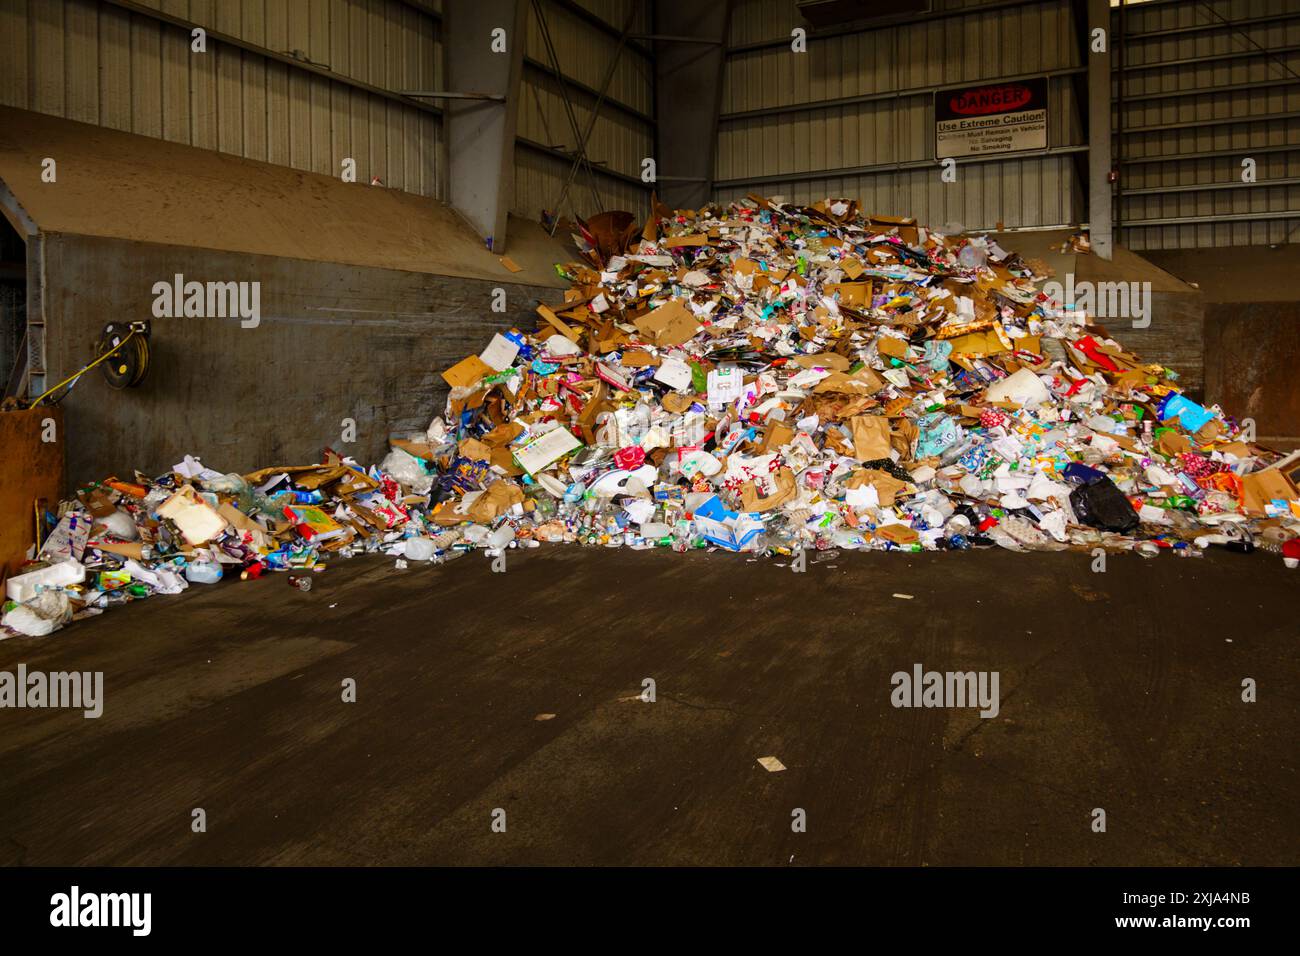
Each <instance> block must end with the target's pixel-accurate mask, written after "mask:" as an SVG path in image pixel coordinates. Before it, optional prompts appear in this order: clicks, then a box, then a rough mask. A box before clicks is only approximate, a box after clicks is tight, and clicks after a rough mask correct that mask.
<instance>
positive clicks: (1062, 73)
mask: <svg viewBox="0 0 1300 956" xmlns="http://www.w3.org/2000/svg"><path fill="white" fill-rule="evenodd" d="M1087 71H1088V68H1087V67H1084V66H1072V67H1065V68H1064V69H1059V70H1039V71H1037V72H1034V73H1017V74H1015V75H1014V76H995V77H988V78H987V79H973V80H967V81H963V82H961V83H944V84H942V85H940V86H910V87H906V88H904V89H901V90H888V91H886V92H882V93H862V94H860V95H858V96H841V97H837V98H836V99H833V100H809V101H805V102H802V103H788V104H785V105H782V106H763V107H760V108H758V109H753V110H739V111H737V112H734V113H723V114H722V115H720V116H719V117H718V122H719V123H736V122H741V121H743V120H747V119H756V118H758V117H761V116H778V115H780V114H783V113H800V112H803V111H805V110H820V109H834V108H836V107H840V106H855V105H857V104H859V103H874V102H879V101H882V100H893V99H902V98H904V97H910V96H929V95H930V94H931V93H943V92H946V91H947V90H960V89H965V88H966V87H968V86H974V85H976V84H978V83H1016V82H1019V81H1022V80H1032V79H1037V78H1038V77H1040V76H1046V77H1047V78H1048V79H1057V78H1059V77H1066V76H1076V75H1078V76H1081V75H1083V74H1084V73H1086V72H1087Z"/></svg>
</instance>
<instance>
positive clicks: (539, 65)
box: [524, 56, 655, 126]
mask: <svg viewBox="0 0 1300 956" xmlns="http://www.w3.org/2000/svg"><path fill="white" fill-rule="evenodd" d="M524 66H525V67H526V68H527V69H530V70H535V71H536V72H538V73H542V74H545V75H546V76H548V77H550V78H551V79H553V80H558V79H560V76H559V74H558V73H556V71H555V70H553V69H551V67H550V66H549V65H548V64H546V63H543V62H542V61H541V60H534V59H533V58H532V57H531V56H525V57H524ZM563 79H564V83H565V85H566V86H569V87H571V88H573V89H575V90H578V91H579V92H581V93H584V94H586V95H587V96H589V97H591V98H592V99H593V100H594V99H597V98H599V96H600V92H599V91H598V90H596V89H593V88H592V87H590V86H588V85H587V84H586V83H583V82H581V81H579V80H575V79H574V78H573V77H571V76H567V75H566V76H564V77H563ZM605 105H606V106H610V107H612V108H613V109H616V110H618V111H619V112H620V113H623V114H624V115H626V116H630V117H632V119H634V120H636V121H638V122H640V123H645V124H646V125H647V126H654V125H655V118H654V117H653V116H651V115H650V114H649V113H643V112H641V111H640V110H639V109H637V108H636V107H635V106H629V105H628V104H627V103H624V102H622V101H621V100H616V99H614V98H613V97H611V96H606V97H605Z"/></svg>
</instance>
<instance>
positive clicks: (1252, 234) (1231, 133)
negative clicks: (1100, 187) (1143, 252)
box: [1112, 0, 1300, 250]
mask: <svg viewBox="0 0 1300 956" xmlns="http://www.w3.org/2000/svg"><path fill="white" fill-rule="evenodd" d="M1225 21H1227V22H1225ZM1112 29H1113V32H1114V33H1115V34H1116V35H1118V34H1119V30H1120V20H1119V13H1118V11H1116V12H1114V13H1113V14H1112ZM1123 36H1124V39H1123V50H1124V53H1123V60H1124V66H1123V78H1124V85H1123V93H1122V96H1123V103H1122V106H1121V105H1118V102H1119V97H1120V89H1119V77H1118V74H1117V75H1116V79H1115V96H1116V103H1117V106H1116V111H1115V112H1116V117H1117V118H1118V117H1122V119H1123V123H1122V132H1121V133H1117V137H1119V138H1118V139H1117V141H1118V142H1120V143H1121V148H1122V159H1121V165H1122V181H1121V185H1120V188H1121V190H1122V193H1121V196H1120V198H1119V202H1118V203H1117V209H1116V211H1117V220H1116V221H1117V222H1118V223H1121V225H1122V239H1121V241H1122V242H1123V243H1124V244H1125V245H1127V246H1129V247H1130V248H1133V249H1139V250H1140V249H1180V248H1195V247H1221V246H1227V245H1259V244H1266V243H1280V242H1285V241H1286V240H1287V237H1288V236H1290V237H1291V238H1294V237H1295V235H1296V233H1297V232H1298V231H1300V3H1297V2H1296V0H1212V2H1208V3H1201V2H1192V3H1188V2H1177V3H1171V2H1168V0H1163V2H1161V0H1153V2H1148V3H1141V4H1129V5H1128V6H1127V7H1126V9H1125V10H1124V30H1123ZM1246 158H1253V159H1254V160H1255V162H1256V174H1257V181H1256V182H1255V183H1254V184H1253V185H1251V184H1245V183H1243V182H1242V178H1241V177H1242V165H1241V162H1242V160H1243V159H1246ZM1211 219H1218V220H1219V221H1217V222H1215V221H1209V220H1211ZM1180 220H1181V221H1180ZM1143 221H1146V222H1147V223H1148V224H1147V225H1139V223H1141V222H1143Z"/></svg>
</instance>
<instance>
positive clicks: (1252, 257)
mask: <svg viewBox="0 0 1300 956" xmlns="http://www.w3.org/2000/svg"><path fill="white" fill-rule="evenodd" d="M1146 255H1147V256H1148V257H1149V258H1150V259H1151V260H1152V261H1153V262H1155V263H1156V264H1157V265H1158V266H1160V267H1161V268H1162V269H1166V270H1168V271H1169V272H1171V273H1173V274H1174V275H1177V276H1178V277H1179V278H1181V279H1183V280H1185V281H1187V282H1194V283H1196V285H1197V286H1198V287H1199V288H1200V290H1201V292H1202V294H1203V295H1204V297H1205V301H1206V305H1205V398H1206V400H1207V401H1210V402H1218V403H1219V404H1221V405H1222V406H1223V408H1224V409H1225V410H1226V411H1227V412H1228V414H1229V415H1233V416H1235V417H1237V418H1238V419H1240V418H1246V417H1250V418H1253V419H1255V426H1256V434H1258V435H1259V438H1260V440H1261V441H1263V442H1264V443H1265V444H1270V445H1273V446H1274V447H1279V448H1292V447H1295V446H1297V445H1300V377H1297V374H1296V370H1297V369H1300V246H1295V245H1283V246H1275V247H1267V246H1264V247H1261V246H1256V247H1253V248H1252V247H1246V246H1239V247H1235V248H1223V249H1173V250H1167V251H1162V252H1148V253H1146Z"/></svg>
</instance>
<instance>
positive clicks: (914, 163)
mask: <svg viewBox="0 0 1300 956" xmlns="http://www.w3.org/2000/svg"><path fill="white" fill-rule="evenodd" d="M1087 151H1088V147H1087V145H1078V146H1053V147H1050V148H1048V149H1035V150H1027V151H1024V152H1019V153H1001V154H999V155H997V156H977V157H973V158H970V159H959V160H958V161H957V165H958V166H983V165H986V164H988V163H1005V162H1011V161H1012V160H1017V159H1042V158H1045V157H1055V156H1071V155H1073V154H1075V153H1086V152H1087ZM938 164H939V160H937V159H914V160H909V161H908V162H905V163H876V164H874V165H870V166H846V167H842V168H839V169H813V170H806V171H804V172H797V173H773V174H770V175H764V176H741V177H738V178H736V179H722V180H718V181H717V182H715V183H714V184H713V185H714V186H715V187H717V188H730V187H732V186H747V185H755V186H759V185H763V184H765V183H794V182H807V181H808V180H810V179H839V178H841V177H844V176H874V175H877V174H880V173H893V172H901V171H905V170H911V169H935V168H937V167H938Z"/></svg>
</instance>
